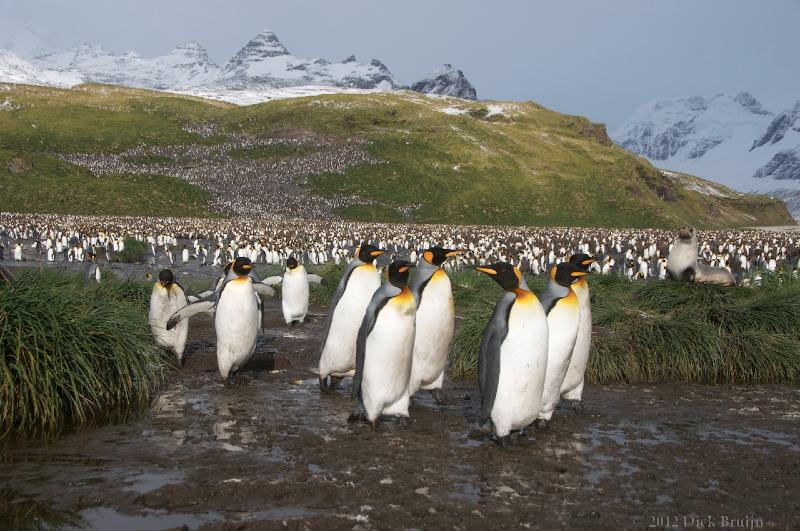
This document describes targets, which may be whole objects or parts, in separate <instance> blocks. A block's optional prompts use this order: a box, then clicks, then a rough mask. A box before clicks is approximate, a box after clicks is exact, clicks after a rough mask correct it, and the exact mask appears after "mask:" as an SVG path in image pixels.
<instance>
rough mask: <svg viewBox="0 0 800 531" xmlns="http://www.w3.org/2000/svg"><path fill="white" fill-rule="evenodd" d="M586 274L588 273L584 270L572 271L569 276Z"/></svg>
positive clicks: (583, 275)
mask: <svg viewBox="0 0 800 531" xmlns="http://www.w3.org/2000/svg"><path fill="white" fill-rule="evenodd" d="M588 274H589V273H588V272H586V271H573V272H572V273H570V276H573V277H585V276H586V275H588Z"/></svg>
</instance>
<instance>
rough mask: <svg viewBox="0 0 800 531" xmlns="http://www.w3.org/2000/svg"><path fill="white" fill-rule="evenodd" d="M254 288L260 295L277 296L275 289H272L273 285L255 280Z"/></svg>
mask: <svg viewBox="0 0 800 531" xmlns="http://www.w3.org/2000/svg"><path fill="white" fill-rule="evenodd" d="M253 289H254V290H255V292H256V293H258V294H259V295H264V296H265V297H274V296H275V290H274V289H272V287H270V286H268V285H266V284H262V283H260V282H253Z"/></svg>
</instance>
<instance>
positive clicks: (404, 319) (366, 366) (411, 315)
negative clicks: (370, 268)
mask: <svg viewBox="0 0 800 531" xmlns="http://www.w3.org/2000/svg"><path fill="white" fill-rule="evenodd" d="M412 267H414V266H413V265H412V264H411V263H410V262H406V261H403V260H397V261H395V262H392V263H391V264H389V269H388V272H387V279H386V282H385V283H384V284H383V286H381V287H380V288H379V289H378V290H377V291H376V292H375V293H374V294H373V296H372V299H371V300H370V302H369V306H368V307H367V311H366V313H365V314H364V319H363V320H362V322H361V326H360V327H359V329H358V338H357V341H356V372H355V375H354V377H353V389H352V397H353V399H355V400H357V401H358V403H357V405H356V409H355V411H354V412H353V414H352V415H350V419H349V421H350V422H357V421H359V420H367V421H369V422H371V423H372V425H373V426H375V425H377V423H378V421H379V420H380V416H381V415H386V416H393V417H398V418H399V419H400V421H401V422H403V423H405V421H406V419H408V403H409V396H408V379H409V377H410V376H411V362H412V356H413V351H414V331H415V318H416V313H417V304H416V301H415V300H414V295H413V294H412V293H411V290H410V289H408V274H409V271H410V270H411V268H412Z"/></svg>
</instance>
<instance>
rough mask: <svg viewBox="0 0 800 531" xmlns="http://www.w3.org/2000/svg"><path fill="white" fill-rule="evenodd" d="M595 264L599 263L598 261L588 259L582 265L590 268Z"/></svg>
mask: <svg viewBox="0 0 800 531" xmlns="http://www.w3.org/2000/svg"><path fill="white" fill-rule="evenodd" d="M595 262H597V260H595V259H594V258H587V259H586V260H584V261H582V262H581V265H585V266H589V265H592V264H593V263H595Z"/></svg>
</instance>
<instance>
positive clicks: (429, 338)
mask: <svg viewBox="0 0 800 531" xmlns="http://www.w3.org/2000/svg"><path fill="white" fill-rule="evenodd" d="M460 253H461V251H454V250H450V249H444V248H442V247H432V248H430V249H428V250H426V251H423V253H422V254H421V255H420V258H419V263H418V264H417V269H416V271H415V272H414V277H413V278H412V279H411V283H410V285H409V287H410V289H411V293H412V294H413V295H414V299H415V300H416V301H417V323H416V329H417V332H416V335H415V339H414V361H413V363H412V365H411V379H410V380H409V382H408V396H409V397H411V396H414V393H416V392H417V391H418V390H419V389H425V390H430V391H431V394H432V395H433V399H434V400H435V401H436V403H437V404H442V403H443V402H444V397H443V396H442V391H441V389H442V383H443V382H444V367H445V364H446V363H447V355H448V354H449V353H450V343H451V342H452V341H453V328H454V326H455V307H454V306H453V289H452V286H451V285H450V278H449V277H448V276H447V273H445V271H444V269H442V264H444V262H445V260H447V259H448V258H450V257H453V256H457V255H459V254H460Z"/></svg>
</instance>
